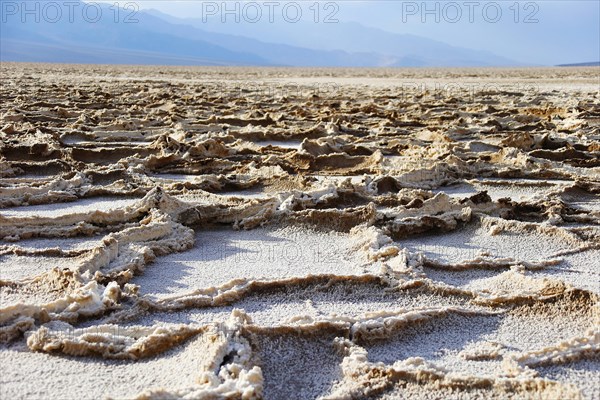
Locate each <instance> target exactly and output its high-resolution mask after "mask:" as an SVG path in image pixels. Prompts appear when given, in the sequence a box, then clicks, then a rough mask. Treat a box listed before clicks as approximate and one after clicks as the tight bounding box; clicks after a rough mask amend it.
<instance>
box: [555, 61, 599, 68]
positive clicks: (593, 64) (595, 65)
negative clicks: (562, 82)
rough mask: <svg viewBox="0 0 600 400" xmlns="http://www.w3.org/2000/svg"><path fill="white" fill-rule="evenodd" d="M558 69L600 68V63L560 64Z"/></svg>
mask: <svg viewBox="0 0 600 400" xmlns="http://www.w3.org/2000/svg"><path fill="white" fill-rule="evenodd" d="M557 67H600V61H590V62H582V63H575V64H558V65H557Z"/></svg>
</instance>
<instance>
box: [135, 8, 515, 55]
mask: <svg viewBox="0 0 600 400" xmlns="http://www.w3.org/2000/svg"><path fill="white" fill-rule="evenodd" d="M146 12H147V13H149V14H152V15H154V16H156V17H159V18H161V19H164V20H165V21H169V22H171V23H172V24H184V25H185V24H189V25H192V26H194V27H196V28H198V29H203V30H205V31H210V32H217V33H223V34H227V35H243V36H250V37H252V38H254V39H257V40H261V41H264V42H271V43H285V44H288V45H292V46H297V47H303V48H311V49H316V50H338V49H344V50H345V51H348V52H352V53H365V52H367V53H375V54H380V55H383V56H384V57H383V60H384V61H383V62H384V65H385V64H387V65H390V66H395V65H400V66H404V65H405V66H486V65H489V66H492V65H493V66H514V65H520V64H521V63H519V62H516V61H514V60H509V59H507V58H504V57H500V56H497V55H495V54H493V53H491V52H487V51H478V50H471V49H466V48H462V47H456V46H450V45H448V44H446V43H443V42H440V41H436V40H432V39H428V38H424V37H420V36H415V35H406V34H396V33H390V32H386V31H384V30H381V29H376V28H370V27H366V26H363V25H361V24H359V23H357V22H338V23H331V24H327V23H313V22H308V21H299V22H298V23H293V24H292V23H286V22H285V21H282V20H275V21H274V22H273V23H271V22H268V20H264V21H262V20H261V21H260V22H257V23H248V22H244V21H241V22H240V23H234V21H232V22H231V23H223V22H222V21H221V19H220V18H218V17H216V18H207V19H206V20H203V19H200V18H186V19H183V18H175V17H171V16H169V15H166V14H164V13H161V12H159V11H157V10H148V11H146ZM324 38H326V39H324ZM407 63H408V64H409V65H406V64H407ZM379 65H380V66H384V65H381V64H379Z"/></svg>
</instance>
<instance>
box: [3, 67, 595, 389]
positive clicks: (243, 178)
mask: <svg viewBox="0 0 600 400" xmlns="http://www.w3.org/2000/svg"><path fill="white" fill-rule="evenodd" d="M1 68H2V73H3V77H4V79H3V85H2V87H1V89H0V96H1V98H2V103H1V104H2V108H1V110H0V113H1V119H0V126H1V127H2V129H1V132H0V138H1V140H0V207H1V208H0V239H1V240H0V273H1V274H0V296H1V297H0V300H1V302H0V342H1V348H0V364H1V365H2V367H0V368H1V369H2V371H1V372H2V376H3V378H2V379H3V382H2V385H0V393H1V395H2V397H7V398H30V397H35V398H41V397H55V398H135V399H159V398H160V399H165V398H167V399H170V398H173V399H175V398H189V399H205V398H245V399H254V398H268V399H271V398H274V399H276V398H286V399H292V398H298V399H306V398H323V399H337V398H356V399H359V398H381V399H394V398H408V397H410V398H422V399H428V398H498V399H503V398H509V397H514V398H532V399H534V398H552V399H554V398H556V399H559V398H560V399H579V398H585V399H594V398H598V397H600V385H598V383H597V382H599V381H600V307H599V297H598V296H600V261H599V260H600V227H599V226H600V164H598V157H599V155H600V94H599V92H598V87H597V81H595V77H597V72H598V71H597V69H593V68H591V69H568V70H567V69H558V70H550V69H547V70H538V71H533V70H493V71H492V70H481V71H477V72H476V77H477V79H478V80H479V81H480V83H490V84H493V85H492V86H490V87H492V88H493V90H490V89H489V88H488V89H487V90H483V89H481V90H479V89H478V90H475V91H474V90H473V89H472V87H471V86H465V85H462V86H464V87H462V86H461V85H458V86H457V85H454V86H452V90H451V91H449V90H435V88H436V87H439V86H432V87H433V88H434V89H433V90H414V88H415V86H414V85H409V87H411V88H412V90H406V86H405V85H402V83H403V82H404V83H406V82H422V83H423V85H425V86H424V87H426V86H427V84H429V83H431V82H434V83H448V82H450V81H453V80H454V81H456V82H459V83H460V82H462V83H464V82H467V81H468V79H467V78H466V75H472V74H473V73H474V71H471V70H469V71H467V72H465V71H462V70H431V71H429V70H419V71H416V70H415V71H398V70H376V71H368V70H361V71H360V74H366V75H368V77H364V76H360V75H359V72H358V71H355V70H336V71H335V72H334V73H333V75H335V76H331V74H332V71H318V70H294V71H291V70H285V69H281V70H277V69H273V70H245V69H232V70H220V69H210V68H200V69H186V68H168V69H166V68H165V69H162V70H161V69H157V68H141V67H139V68H133V67H111V68H108V67H99V66H86V67H83V66H61V67H60V68H59V67H55V66H45V65H35V66H34V65H12V64H3V65H2V67H1ZM225 71H226V73H225ZM323 79H330V80H331V82H330V83H331V84H328V85H327V86H326V88H327V90H315V86H314V85H311V84H310V83H311V82H313V81H317V82H318V81H322V80H323ZM469 79H471V80H472V79H473V77H472V76H470V78H469ZM250 81H252V82H253V84H252V85H249V86H247V87H246V88H244V85H245V83H244V82H250ZM256 82H258V83H259V84H258V85H257V84H256ZM359 84H360V85H362V84H366V85H367V86H364V85H363V86H360V85H359ZM480 86H485V85H480ZM259 87H264V88H265V90H264V91H261V90H257V88H259ZM324 87H325V86H324ZM422 87H423V86H422ZM286 88H288V89H289V90H288V89H286ZM267 89H268V90H267ZM292 89H293V90H292ZM32 377H36V380H35V382H34V381H33V380H32V379H33V378H32Z"/></svg>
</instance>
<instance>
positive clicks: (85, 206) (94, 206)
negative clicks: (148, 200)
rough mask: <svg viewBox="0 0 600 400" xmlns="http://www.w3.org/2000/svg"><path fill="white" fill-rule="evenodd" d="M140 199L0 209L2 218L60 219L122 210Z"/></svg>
mask: <svg viewBox="0 0 600 400" xmlns="http://www.w3.org/2000/svg"><path fill="white" fill-rule="evenodd" d="M139 200H140V198H123V197H114V198H113V197H94V198H90V199H79V200H77V201H75V202H70V203H56V204H41V205H35V206H19V207H10V208H4V209H0V215H2V216H4V217H33V216H37V217H62V216H65V215H69V214H77V213H90V212H94V211H109V210H114V209H118V208H124V207H127V206H130V205H132V204H134V203H135V202H137V201H139Z"/></svg>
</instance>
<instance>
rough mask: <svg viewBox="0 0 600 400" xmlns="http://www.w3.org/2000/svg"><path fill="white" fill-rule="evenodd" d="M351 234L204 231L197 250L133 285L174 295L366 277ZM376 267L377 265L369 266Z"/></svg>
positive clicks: (165, 262)
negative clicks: (320, 277) (324, 277)
mask: <svg viewBox="0 0 600 400" xmlns="http://www.w3.org/2000/svg"><path fill="white" fill-rule="evenodd" d="M352 246H353V243H352V241H351V238H350V236H348V235H344V234H338V233H323V232H316V231H311V230H308V229H302V228H295V227H286V228H259V229H254V230H250V231H233V230H231V228H224V229H210V230H203V231H202V230H201V231H198V232H197V233H196V238H195V245H194V248H192V249H191V250H188V251H186V252H182V253H176V254H171V255H168V256H165V257H161V258H160V259H158V260H157V261H156V262H155V263H153V264H151V265H149V266H148V267H147V269H146V270H145V271H144V273H143V275H141V276H137V277H135V278H134V279H133V281H132V283H134V284H137V285H140V287H141V289H140V291H141V293H142V294H150V295H152V296H158V297H161V296H168V295H172V294H184V293H187V292H190V291H192V290H195V289H203V288H209V287H214V286H221V285H223V284H225V283H227V282H230V281H232V280H234V279H239V278H244V279H248V280H275V279H282V278H291V277H303V276H306V275H310V274H313V275H316V274H338V275H360V274H364V273H365V272H369V271H366V270H365V268H364V267H363V264H365V262H366V260H365V259H364V258H363V256H362V254H361V253H360V252H356V251H354V250H352ZM369 268H376V265H375V266H373V265H371V266H369Z"/></svg>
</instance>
